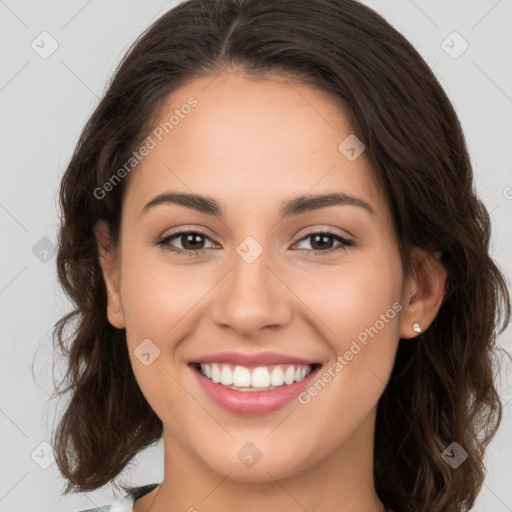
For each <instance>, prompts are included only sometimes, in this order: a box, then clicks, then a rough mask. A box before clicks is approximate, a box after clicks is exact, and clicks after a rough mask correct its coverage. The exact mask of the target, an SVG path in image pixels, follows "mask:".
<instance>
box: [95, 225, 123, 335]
mask: <svg viewBox="0 0 512 512" xmlns="http://www.w3.org/2000/svg"><path fill="white" fill-rule="evenodd" d="M94 234H95V236H96V242H97V247H98V260H99V263H100V266H101V270H102V275H103V281H104V283H105V288H106V291H107V300H108V302H107V317H108V321H109V322H110V324H111V325H112V326H114V327H116V328H118V329H124V328H125V320H124V313H123V308H122V302H121V293H120V279H119V264H118V253H117V250H116V248H115V247H114V244H113V243H112V239H111V236H110V232H109V229H108V226H107V224H106V223H105V222H104V221H98V222H97V223H96V225H95V226H94Z"/></svg>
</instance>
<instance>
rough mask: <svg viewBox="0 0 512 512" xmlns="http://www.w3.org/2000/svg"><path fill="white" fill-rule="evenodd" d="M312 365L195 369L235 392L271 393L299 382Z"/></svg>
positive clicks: (205, 366)
mask: <svg viewBox="0 0 512 512" xmlns="http://www.w3.org/2000/svg"><path fill="white" fill-rule="evenodd" d="M313 366H314V365H310V364H307V365H298V364H289V365H272V366H258V367H256V368H247V367H245V366H234V365H231V364H222V363H198V364H197V366H196V369H197V370H198V371H199V372H200V373H201V375H203V376H204V377H206V378H207V379H209V380H211V381H212V382H213V383H214V384H220V385H222V386H226V387H228V388H229V389H234V390H237V391H253V392H254V391H262V390H266V391H271V390H274V389H276V388H279V387H283V386H289V385H291V384H293V383H295V382H300V381H301V380H303V379H304V378H305V377H307V376H308V375H309V374H310V373H311V371H312V370H313Z"/></svg>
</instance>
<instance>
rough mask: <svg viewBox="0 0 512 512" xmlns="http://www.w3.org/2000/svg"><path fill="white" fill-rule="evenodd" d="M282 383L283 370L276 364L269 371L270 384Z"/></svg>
mask: <svg viewBox="0 0 512 512" xmlns="http://www.w3.org/2000/svg"><path fill="white" fill-rule="evenodd" d="M283 383H284V372H283V369H282V368H281V367H280V366H276V367H275V368H274V369H273V370H272V372H271V373H270V384H272V386H282V385H283Z"/></svg>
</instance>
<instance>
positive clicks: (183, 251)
mask: <svg viewBox="0 0 512 512" xmlns="http://www.w3.org/2000/svg"><path fill="white" fill-rule="evenodd" d="M190 234H193V235H200V236H202V237H204V238H208V239H209V240H211V238H210V237H209V236H207V235H206V234H205V233H202V232H201V231H197V230H194V229H184V230H182V231H176V232H174V233H171V234H169V235H167V236H165V237H164V238H161V239H160V240H159V241H158V242H156V243H155V244H154V245H158V246H160V247H163V248H164V249H166V250H168V251H170V252H174V253H176V254H183V255H185V254H186V255H187V256H198V255H199V254H202V253H204V252H206V251H207V250H208V249H197V250H195V251H194V250H190V251H189V250H186V249H179V248H176V247H173V246H171V245H169V242H170V241H171V240H172V239H174V238H179V237H180V236H183V235H190ZM314 235H327V236H329V238H334V239H336V240H337V241H338V242H341V245H340V246H338V247H334V248H330V249H327V250H325V251H319V250H317V249H299V250H302V251H309V252H313V253H314V254H316V255H318V256H328V255H330V254H332V253H333V252H336V251H339V250H345V249H346V248H347V247H352V246H354V242H353V241H352V240H347V239H346V238H343V237H342V236H340V235H338V234H337V233H333V232H332V231H328V230H327V231H315V232H313V233H309V234H307V235H306V236H303V237H302V238H300V239H299V240H297V242H296V243H298V242H300V241H302V240H304V239H307V238H310V237H312V236H314ZM211 241H212V242H213V240H211Z"/></svg>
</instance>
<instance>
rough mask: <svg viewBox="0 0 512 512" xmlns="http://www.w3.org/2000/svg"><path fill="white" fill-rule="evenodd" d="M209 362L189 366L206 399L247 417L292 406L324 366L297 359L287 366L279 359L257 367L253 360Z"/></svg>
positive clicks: (191, 363)
mask: <svg viewBox="0 0 512 512" xmlns="http://www.w3.org/2000/svg"><path fill="white" fill-rule="evenodd" d="M204 359H206V358H204ZM208 359H209V360H208V361H206V360H203V361H201V362H199V361H190V362H189V363H188V366H189V368H190V369H191V371H192V373H193V374H194V376H195V378H196V379H197V381H198V383H199V385H200V387H201V388H202V390H203V392H204V394H205V396H206V397H208V399H210V400H211V401H212V403H213V404H215V405H217V406H219V407H221V408H222V409H224V410H225V411H228V412H230V413H234V414H237V415H244V416H255V415H260V416H261V415H265V414H270V413H273V412H275V411H278V410H280V409H282V408H283V407H285V406H286V405H288V404H290V403H291V402H293V401H294V400H296V399H297V397H298V396H299V394H300V393H301V392H303V391H304V390H305V389H306V388H307V387H308V386H310V385H311V384H312V382H313V379H314V378H315V376H316V375H317V374H318V371H319V369H320V368H321V367H322V364H321V363H311V362H310V361H305V360H300V359H296V358H287V359H288V360H289V362H286V363H285V362H283V360H282V358H281V357H276V358H275V359H279V362H275V361H274V362H272V363H270V362H269V363H268V364H265V365H263V364H260V365H257V364H256V361H255V360H254V359H252V360H248V359H246V360H245V361H243V362H242V361H240V358H237V362H238V363H239V364H235V363H233V362H228V361H226V359H229V357H227V358H222V359H224V360H223V361H214V360H213V359H212V358H208ZM231 359H232V360H233V359H234V358H231ZM269 359H270V360H271V359H272V358H267V361H268V360H269ZM292 360H293V361H292ZM240 363H241V364H240ZM258 363H261V358H259V361H258ZM306 363H308V364H306Z"/></svg>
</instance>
